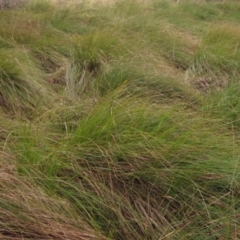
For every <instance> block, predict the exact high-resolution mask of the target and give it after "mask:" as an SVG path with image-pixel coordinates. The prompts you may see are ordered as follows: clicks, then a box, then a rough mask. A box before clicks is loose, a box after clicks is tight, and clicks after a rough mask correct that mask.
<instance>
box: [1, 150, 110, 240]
mask: <svg viewBox="0 0 240 240" xmlns="http://www.w3.org/2000/svg"><path fill="white" fill-rule="evenodd" d="M0 158H1V160H2V161H1V166H0V205H1V206H2V207H1V208H0V239H5V240H10V239H11V240H13V239H14V240H17V239H19V240H20V239H38V240H40V239H55V240H63V239H68V240H71V239H72V240H76V239H79V240H93V239H105V238H104V237H102V236H100V235H99V234H98V235H96V233H95V231H94V230H93V229H92V228H91V227H89V226H88V225H87V223H86V222H84V221H82V220H80V219H79V216H78V218H76V217H75V213H73V212H74V211H73V209H72V208H71V206H70V204H69V203H68V202H67V201H63V200H60V199H58V198H54V197H49V196H48V195H47V194H46V193H44V192H43V191H42V190H40V189H39V188H37V187H36V186H34V184H32V183H31V182H30V181H29V179H27V177H21V176H20V175H19V174H18V173H17V172H16V171H15V164H14V160H13V156H10V155H9V154H6V153H3V152H1V153H0ZM60 209H61V210H60Z"/></svg>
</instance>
